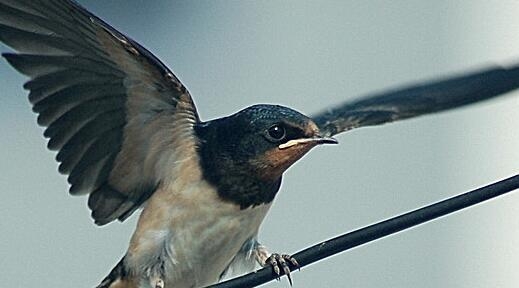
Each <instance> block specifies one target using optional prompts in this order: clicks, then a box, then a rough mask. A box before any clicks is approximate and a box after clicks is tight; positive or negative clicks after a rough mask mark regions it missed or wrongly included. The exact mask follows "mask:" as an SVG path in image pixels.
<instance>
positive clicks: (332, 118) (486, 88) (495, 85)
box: [313, 66, 519, 136]
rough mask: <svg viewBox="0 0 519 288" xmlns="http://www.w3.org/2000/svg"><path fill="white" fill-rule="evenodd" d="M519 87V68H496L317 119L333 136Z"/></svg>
mask: <svg viewBox="0 0 519 288" xmlns="http://www.w3.org/2000/svg"><path fill="white" fill-rule="evenodd" d="M518 87H519V66H514V67H510V68H504V67H495V68H490V69H485V70H481V71H476V72H473V73H471V74H468V75H463V76H454V77H450V78H447V79H443V80H439V81H431V82H428V83H424V84H417V85H411V86H408V87H405V88H401V89H396V90H393V91H389V92H385V93H380V94H376V95H372V96H368V97H365V98H360V100H357V101H353V102H346V103H344V104H342V105H339V106H337V107H336V108H332V109H329V110H327V111H324V112H321V113H319V114H317V115H315V116H314V117H313V119H314V120H315V122H316V124H317V125H318V126H319V128H320V130H321V133H322V134H323V135H325V136H332V135H335V134H339V133H341V132H344V131H348V130H351V129H354V128H358V127H364V126H372V125H381V124H384V123H388V122H393V121H397V120H402V119H407V118H411V117H416V116H420V115H424V114H429V113H435V112H440V111H445V110H448V109H453V108H456V107H460V106H464V105H469V104H472V103H476V102H479V101H483V100H487V99H490V98H493V97H496V96H499V95H502V94H504V93H506V92H509V91H511V90H514V89H517V88H518Z"/></svg>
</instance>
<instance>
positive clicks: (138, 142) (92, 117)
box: [0, 0, 199, 225]
mask: <svg viewBox="0 0 519 288" xmlns="http://www.w3.org/2000/svg"><path fill="white" fill-rule="evenodd" d="M0 41H2V42H4V43H5V44H7V45H8V46H10V47H12V48H13V49H14V50H16V51H17V52H16V53H5V54H3V56H4V57H5V58H6V60H7V61H8V62H9V63H10V64H11V65H12V66H13V67H14V68H15V69H17V70H18V71H19V72H21V73H23V74H25V75H27V76H29V78H30V80H29V81H28V82H27V83H26V84H25V85H24V88H25V89H28V90H30V93H29V101H30V102H31V103H32V104H33V111H34V112H36V113H38V123H39V124H40V125H42V126H45V127H47V128H46V130H45V132H44V136H45V137H48V138H49V142H48V147H49V149H52V150H58V153H57V155H56V160H57V161H59V162H60V166H59V171H60V172H62V173H66V174H69V176H68V178H67V179H68V181H69V183H70V184H71V187H70V193H71V194H74V195H79V194H89V195H90V197H89V201H88V205H89V207H90V208H91V209H92V217H93V218H94V220H95V221H96V223H98V224H100V225H102V224H106V223H109V222H111V221H113V220H115V219H119V220H121V221H122V220H124V219H126V218H127V217H128V216H129V215H130V214H131V213H132V212H133V211H135V210H136V209H137V208H138V207H140V206H141V205H142V204H143V203H144V202H145V201H146V200H147V199H148V198H149V197H150V195H151V194H152V193H153V192H154V190H155V189H156V188H157V185H159V183H161V182H163V181H165V180H170V179H164V177H166V176H167V177H172V178H174V177H175V175H174V173H168V172H166V171H164V169H170V167H166V166H165V165H162V164H163V163H159V162H160V161H163V160H160V159H170V160H171V163H181V162H182V161H181V160H182V159H181V158H182V157H189V155H188V156H186V155H187V154H189V153H194V146H195V139H194V136H193V135H194V134H193V125H194V124H195V123H196V122H198V121H199V119H198V115H197V112H196V109H195V106H194V103H193V101H192V99H191V96H190V95H189V92H188V91H187V89H186V88H185V87H184V86H183V85H182V83H181V82H180V81H179V80H178V78H176V77H175V76H174V75H173V73H172V72H171V71H170V70H169V69H168V68H167V67H166V66H165V65H164V64H163V63H162V62H160V60H158V59H157V58H156V57H155V56H153V55H152V54H151V53H150V52H149V51H148V50H146V49H145V48H144V47H142V46H141V45H139V44H138V43H136V42H135V41H133V40H131V39H130V38H128V37H126V36H125V35H123V34H121V33H120V32H118V31H117V30H115V29H114V28H112V27H111V26H109V25H108V24H106V23H105V22H104V21H102V20H101V19H99V18H97V17H96V16H94V15H93V14H91V13H90V12H88V11H86V10H85V9H84V8H82V7H81V6H79V5H78V4H76V3H74V2H72V1H67V0H49V1H43V0H17V1H14V0H0ZM150 155H152V156H150ZM171 169H172V168H171ZM173 180H174V179H173Z"/></svg>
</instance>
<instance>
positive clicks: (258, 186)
mask: <svg viewBox="0 0 519 288" xmlns="http://www.w3.org/2000/svg"><path fill="white" fill-rule="evenodd" d="M215 122H216V121H215ZM211 124H212V125H202V126H198V127H196V128H195V131H196V134H197V137H198V139H199V144H198V153H199V156H200V162H201V163H200V166H201V167H202V173H203V176H204V178H205V179H206V180H207V181H208V182H209V183H211V184H212V185H214V186H215V187H216V189H217V192H218V195H219V196H220V197H221V198H222V199H223V200H225V201H230V202H233V203H235V204H237V205H239V206H240V208H242V209H245V208H248V207H253V206H257V205H261V204H266V203H270V202H272V200H274V197H275V196H276V193H277V192H278V190H279V187H280V186H281V176H280V177H278V178H276V179H272V180H265V179H261V177H259V175H258V172H257V171H254V170H255V169H254V167H253V166H251V165H250V163H249V162H248V161H247V159H241V158H240V157H237V156H236V155H235V154H234V153H232V149H227V148H224V146H225V143H223V142H225V141H228V140H229V139H221V137H220V135H219V134H220V133H218V129H215V128H217V127H216V126H217V125H218V123H211Z"/></svg>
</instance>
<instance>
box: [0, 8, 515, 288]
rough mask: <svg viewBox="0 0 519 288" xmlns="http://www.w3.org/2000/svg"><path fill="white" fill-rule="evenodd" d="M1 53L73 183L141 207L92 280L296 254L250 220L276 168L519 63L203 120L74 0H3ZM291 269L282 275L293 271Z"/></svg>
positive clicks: (193, 280) (180, 92)
mask: <svg viewBox="0 0 519 288" xmlns="http://www.w3.org/2000/svg"><path fill="white" fill-rule="evenodd" d="M0 41H1V42H3V43H5V44H6V45H7V46H10V47H11V48H13V49H14V50H15V52H9V53H3V54H2V55H3V57H4V58H5V59H6V61H7V62H8V63H9V64H10V65H11V66H13V67H14V68H15V69H16V70H18V71H19V72H20V73H22V74H24V75H26V76H28V77H29V81H28V82H27V83H25V84H24V88H25V89H27V90H29V91H30V92H29V101H30V102H31V104H32V109H33V111H34V112H36V113H37V114H38V119H37V122H38V124H39V125H41V126H44V127H46V128H45V131H44V136H45V137H47V138H48V139H49V141H48V145H47V146H48V148H49V149H50V150H53V151H58V153H57V155H56V160H57V161H58V162H59V163H60V164H59V168H58V171H59V172H60V173H63V174H67V175H68V178H67V180H68V182H69V183H70V189H69V192H70V194H72V195H88V207H89V208H90V209H91V217H92V218H93V220H94V222H95V223H96V224H97V225H106V224H108V223H111V222H113V221H116V220H118V221H121V222H122V221H124V220H126V219H127V218H128V217H130V216H131V215H132V214H133V213H134V212H135V211H137V210H139V209H142V212H141V214H140V216H139V219H138V223H137V227H136V229H135V232H134V233H133V235H132V237H131V239H130V241H129V244H128V249H127V252H126V253H125V255H123V257H122V259H120V261H119V262H118V263H117V264H116V265H115V267H114V268H113V270H112V271H111V272H109V274H108V276H106V277H105V278H104V279H103V280H102V281H101V283H100V284H99V286H98V287H99V288H130V287H143V288H144V287H146V288H148V287H152V288H164V287H166V288H167V287H203V286H206V285H210V284H214V283H217V282H219V281H220V280H221V279H224V278H227V277H231V276H233V275H237V274H241V273H244V272H248V271H252V270H254V269H255V267H257V265H258V264H259V265H260V266H272V269H273V273H275V274H277V275H281V274H286V275H287V276H290V271H291V270H292V269H294V268H297V259H294V258H293V257H291V256H290V255H287V254H278V253H270V252H269V251H268V250H267V248H266V247H265V246H264V245H262V244H260V242H259V240H258V230H259V227H260V225H261V223H262V221H263V219H264V218H265V216H266V214H267V212H268V210H269V208H270V206H271V205H272V202H273V201H274V199H275V196H276V194H277V193H278V191H279V188H280V184H281V181H282V177H283V174H284V172H285V171H286V170H287V169H288V168H289V167H291V166H292V165H293V164H294V163H296V162H297V161H298V160H299V159H301V158H302V157H303V156H304V155H305V154H306V153H308V152H309V151H310V150H312V149H313V148H314V147H316V146H320V145H325V144H337V143H338V141H337V140H336V139H335V138H334V136H336V135H337V134H340V133H342V132H345V131H349V130H352V129H355V128H360V127H367V126H374V125H381V124H385V123H389V122H394V121H397V120H403V119H408V118H412V117H417V116H420V115H425V114H430V113H436V112H441V111H445V110H449V109H454V108H457V107H461V106H465V105H468V104H472V103H476V102H480V101H483V100H487V99H490V98H493V97H496V96H499V95H503V94H505V93H506V92H509V91H512V90H514V89H517V88H518V87H519V65H513V66H510V67H500V66H495V67H488V68H486V69H483V70H478V71H474V72H470V73H467V74H463V75H455V76H451V77H447V78H444V79H439V80H434V81H431V82H427V83H419V84H415V85H410V86H407V87H403V88H398V89H395V90H393V91H385V92H381V93H377V94H374V95H368V96H366V97H364V98H361V99H359V100H353V101H349V102H346V103H342V104H339V105H336V106H334V107H332V108H329V109H325V110H323V111H322V112H319V113H317V114H315V115H313V116H311V117H309V116H306V115H304V114H303V113H300V112H298V111H295V110H294V109H291V108H288V107H284V106H280V105H272V104H257V105H253V106H250V107H247V108H245V109H243V110H240V111H239V112H237V113H234V114H232V115H230V116H226V117H222V118H218V119H214V120H208V121H203V120H201V118H200V116H199V115H198V112H197V109H196V106H195V104H194V101H193V98H192V96H191V94H190V93H189V91H188V90H187V88H186V87H185V86H184V85H183V84H182V83H181V82H180V80H179V79H178V78H177V77H176V76H175V74H174V73H173V72H172V71H171V70H170V69H169V68H168V67H166V65H164V64H163V63H162V62H161V61H160V60H159V59H158V58H156V57H155V56H154V55H153V54H152V53H151V52H149V51H148V50H147V49H146V48H144V47H143V46H141V45H140V44H139V43H137V42H136V41H134V40H133V39H131V38H130V37H128V36H126V35H124V34H122V33H120V32H119V31H117V30H116V29H115V28H113V27H112V26H110V25H109V24H107V23H106V22H105V21H103V20H102V19H100V18H98V17H96V16H95V15H93V14H92V13H90V12H89V11H88V10H86V9H85V8H83V7H82V6H80V5H79V4H77V3H76V2H74V1H70V0H48V1H42V0H0ZM289 280H290V281H291V279H290V278H289Z"/></svg>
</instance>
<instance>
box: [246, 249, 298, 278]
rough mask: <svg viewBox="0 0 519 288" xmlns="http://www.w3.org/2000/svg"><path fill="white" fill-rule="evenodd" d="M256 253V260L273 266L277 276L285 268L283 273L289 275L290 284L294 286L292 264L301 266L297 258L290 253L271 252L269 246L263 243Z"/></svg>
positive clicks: (263, 265)
mask: <svg viewBox="0 0 519 288" xmlns="http://www.w3.org/2000/svg"><path fill="white" fill-rule="evenodd" d="M254 255H255V257H256V261H258V263H259V264H260V265H261V266H262V267H266V266H272V269H273V270H274V273H275V274H276V276H278V277H277V278H278V280H279V276H281V270H283V274H285V275H287V277H288V282H290V286H292V278H291V277H290V265H292V266H293V267H295V268H297V267H299V263H297V260H296V259H295V258H294V257H292V256H290V255H288V254H278V253H270V252H269V251H268V250H267V248H266V247H265V246H263V245H261V244H258V245H257V246H256V247H255V249H254Z"/></svg>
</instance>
